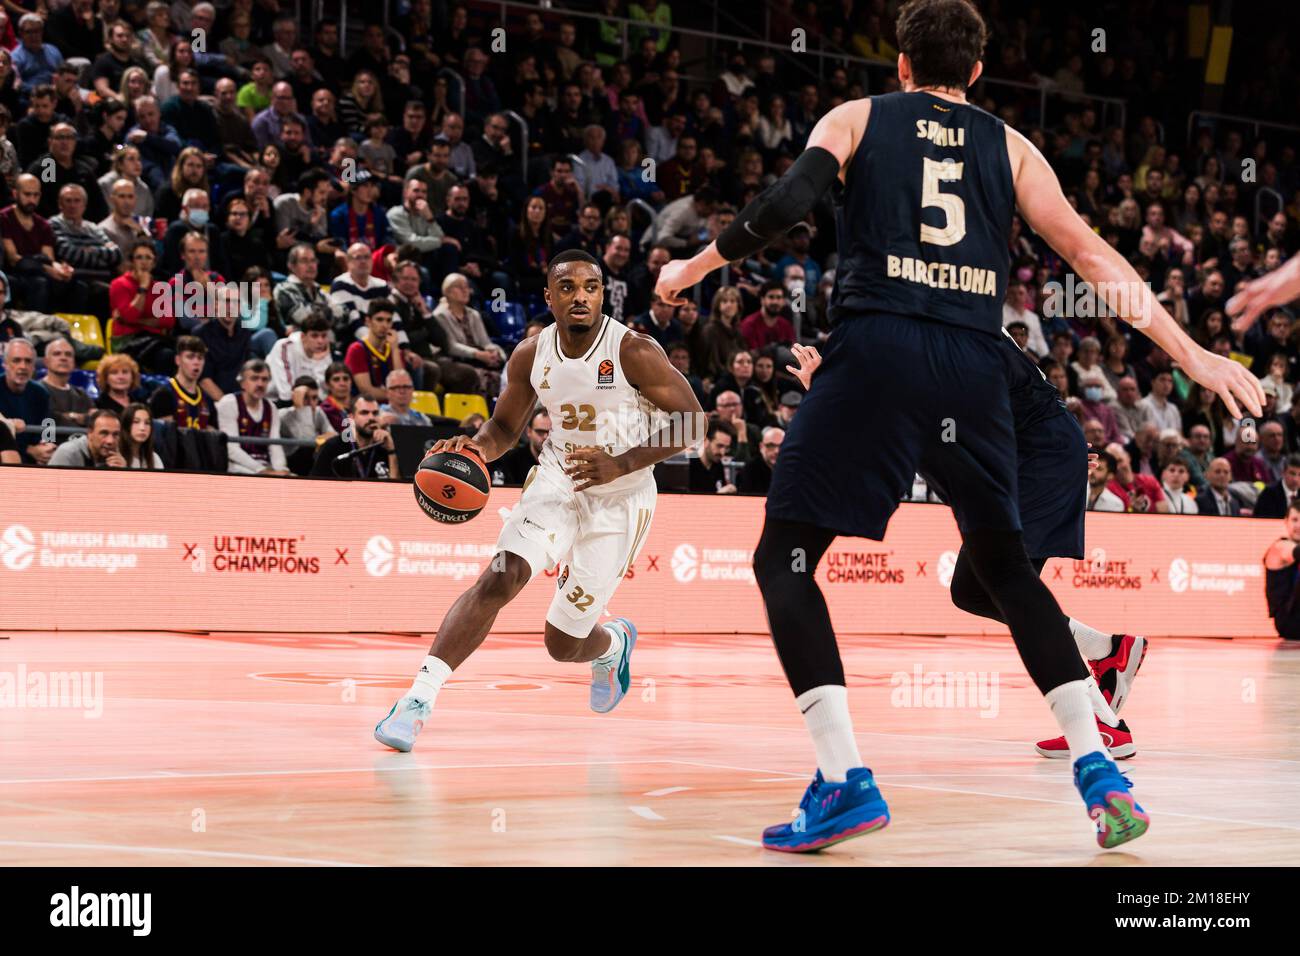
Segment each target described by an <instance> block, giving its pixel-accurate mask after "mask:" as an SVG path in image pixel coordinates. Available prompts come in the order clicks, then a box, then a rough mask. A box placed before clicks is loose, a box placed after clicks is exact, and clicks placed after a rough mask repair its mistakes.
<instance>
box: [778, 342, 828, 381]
mask: <svg viewBox="0 0 1300 956" xmlns="http://www.w3.org/2000/svg"><path fill="white" fill-rule="evenodd" d="M790 351H792V352H793V353H794V360H795V361H796V362H798V363H799V367H798V368H795V367H794V366H793V365H787V366H786V367H785V370H786V371H787V372H789V373H790V374H791V375H793V376H794V377H795V378H797V379H798V380H799V384H800V385H802V386H803V390H804V391H805V392H806V391H808V389H810V388H812V377H813V372H815V371H817V367H818V366H819V365H821V364H822V355H821V353H820V352H818V351H817V350H816V349H815V348H813V347H812V346H811V345H792V346H790Z"/></svg>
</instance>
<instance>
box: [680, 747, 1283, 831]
mask: <svg viewBox="0 0 1300 956" xmlns="http://www.w3.org/2000/svg"><path fill="white" fill-rule="evenodd" d="M668 763H680V764H685V765H686V766H688V767H714V768H716V769H719V770H738V771H743V772H746V773H772V774H776V773H782V771H780V770H763V769H761V768H757V767H733V766H730V765H728V764H712V763H703V762H701V761H697V760H669V761H668ZM790 776H791V778H802V777H806V776H807V774H796V773H793V772H792V773H791V774H790ZM883 779H884V782H885V785H886V786H890V787H901V788H903V789H905V790H930V791H934V792H936V793H958V794H965V795H966V796H971V797H997V798H1003V799H1008V800H1026V801H1029V802H1031V803H1054V804H1058V805H1060V806H1064V807H1070V806H1078V803H1077V801H1074V800H1053V799H1051V798H1050V797H1033V796H1028V795H1026V794H1016V793H986V792H984V791H981V790H958V789H956V788H953V787H927V786H923V785H921V784H919V783H893V782H891V781H890V779H889V778H888V777H885V778H883ZM1157 815H1158V816H1162V817H1182V818H1184V819H1188V820H1203V821H1209V822H1211V823H1235V824H1238V825H1240V826H1247V827H1259V828H1261V829H1270V830H1295V831H1297V832H1300V826H1298V825H1295V824H1289V823H1260V822H1259V821H1257V820H1235V819H1231V818H1229V817H1205V816H1200V815H1198V814H1195V813H1179V812H1178V811H1176V810H1160V811H1159V812H1158V814H1157Z"/></svg>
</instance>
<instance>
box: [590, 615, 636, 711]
mask: <svg viewBox="0 0 1300 956" xmlns="http://www.w3.org/2000/svg"><path fill="white" fill-rule="evenodd" d="M605 626H606V627H616V628H618V629H619V630H620V631H622V633H623V650H621V651H620V652H619V655H618V657H616V658H615V659H614V660H613V661H612V662H610V663H607V664H602V663H601V662H600V661H592V662H591V709H592V710H594V711H595V712H596V713H598V714H608V713H609V712H610V711H611V710H613V709H614V708H615V707H617V706H618V702H619V701H620V700H622V699H623V698H624V697H626V696H627V690H628V688H629V687H631V686H632V648H634V647H636V625H635V624H633V623H632V622H631V621H629V620H628V619H627V618H625V617H616V618H614V620H612V621H609V622H608V623H607V624H606V625H605Z"/></svg>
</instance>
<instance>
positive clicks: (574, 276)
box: [375, 249, 705, 751]
mask: <svg viewBox="0 0 1300 956" xmlns="http://www.w3.org/2000/svg"><path fill="white" fill-rule="evenodd" d="M544 296H545V299H546V304H547V306H548V307H549V308H550V311H551V314H552V315H554V316H555V323H554V324H553V325H550V326H548V327H546V328H545V329H543V330H542V331H541V332H540V333H539V334H537V335H534V336H532V337H531V338H528V339H525V340H524V341H523V342H521V343H520V344H519V345H518V346H517V347H516V348H515V351H514V353H513V354H512V355H511V356H510V361H509V365H508V367H507V372H508V374H507V375H506V383H507V384H506V388H505V390H504V391H503V392H502V393H501V397H500V398H499V399H498V400H497V404H496V408H495V409H494V410H493V412H492V417H491V418H490V419H488V420H487V422H486V423H484V425H483V427H482V428H480V429H479V430H478V433H477V434H476V435H475V436H474V437H473V438H472V439H471V438H468V437H466V436H464V435H457V436H456V437H455V438H451V439H444V440H443V441H440V442H438V443H436V444H435V445H434V446H433V448H432V449H431V451H430V453H431V454H434V453H437V452H440V451H453V452H461V453H464V452H466V451H468V452H472V453H474V454H477V455H478V456H479V457H480V458H482V459H483V461H484V462H492V461H495V460H497V459H498V458H500V457H501V456H502V455H504V454H505V453H506V452H508V451H509V450H510V449H512V448H514V447H515V444H516V443H517V442H518V441H519V435H520V433H521V432H522V431H523V429H524V426H525V425H526V424H528V421H529V419H531V418H532V415H533V410H534V409H535V408H536V407H537V405H538V403H539V402H540V403H541V404H542V405H544V406H545V408H546V411H547V412H548V414H549V415H550V419H551V431H550V434H549V435H547V437H546V441H545V442H544V443H543V444H542V451H541V454H540V455H538V461H537V464H536V465H535V466H534V467H533V468H532V470H531V471H530V473H529V475H528V478H527V480H526V481H525V482H524V490H523V494H522V495H521V496H520V498H519V504H518V505H517V506H516V507H515V509H514V511H512V512H511V514H510V517H509V518H508V519H507V520H506V522H505V526H504V527H503V528H502V529H501V535H500V537H499V538H498V539H497V553H496V555H495V556H494V557H493V558H492V561H491V563H490V564H489V566H488V567H487V569H486V570H484V572H483V574H482V575H480V577H479V579H478V580H477V581H476V582H475V583H474V585H473V586H472V587H471V588H470V589H469V590H468V591H466V592H465V593H464V594H462V595H461V596H460V598H458V599H457V601H456V603H455V604H453V605H452V607H451V609H450V610H449V611H448V612H447V615H446V617H445V618H443V621H442V624H441V626H440V627H439V628H438V636H437V638H436V639H435V640H434V642H433V646H432V647H431V648H430V650H429V655H428V656H427V657H425V659H424V663H423V665H422V666H421V667H420V671H419V673H418V674H417V675H416V678H415V681H414V683H413V684H412V685H411V688H410V690H408V691H407V693H406V694H405V695H404V696H403V697H402V698H401V699H400V700H398V702H397V703H396V704H394V705H393V709H392V710H391V711H389V713H388V716H386V717H385V718H384V719H383V720H381V721H380V722H379V724H378V726H376V727H375V738H376V739H377V740H378V741H379V742H380V743H383V744H385V745H387V746H389V747H392V748H394V749H395V750H402V751H409V750H410V749H411V747H412V746H414V744H415V738H416V736H417V735H418V734H419V733H420V730H421V729H422V728H423V727H424V723H425V721H426V720H427V719H428V717H429V714H430V712H431V710H432V707H433V704H434V700H435V699H436V698H437V695H438V692H439V690H440V689H441V688H442V686H443V684H444V683H445V682H446V680H447V679H448V678H449V677H450V676H451V672H452V671H453V670H455V669H456V668H457V667H459V666H460V665H461V663H462V662H463V661H464V660H465V659H466V658H467V657H469V655H470V654H471V653H473V651H474V649H475V648H476V647H478V646H479V645H480V644H481V643H483V639H484V638H486V637H487V634H488V630H489V629H490V628H491V627H492V623H493V621H495V620H496V616H497V614H498V613H499V612H500V610H501V609H502V608H503V607H505V605H506V604H508V603H509V602H510V601H512V600H513V599H514V597H515V595H517V594H518V593H519V592H520V591H521V590H523V587H524V585H526V584H527V583H528V582H529V581H531V580H532V579H533V578H534V577H536V576H537V575H538V574H541V573H542V572H543V571H545V570H547V569H548V568H552V567H555V566H556V565H562V566H563V570H562V571H561V572H560V575H559V578H558V580H557V584H556V592H555V596H554V599H553V600H552V601H551V607H550V610H549V611H548V612H547V614H546V624H545V629H544V633H545V642H546V649H547V650H548V651H549V652H550V654H551V656H552V657H553V658H555V659H556V660H557V661H575V662H590V664H591V692H590V705H591V709H592V710H594V711H596V712H597V713H608V712H609V711H611V710H613V709H614V708H615V707H616V706H617V705H618V703H619V701H621V700H622V699H623V697H624V696H625V695H626V694H627V691H628V688H629V687H630V686H631V679H632V678H631V657H632V649H633V647H634V646H635V644H636V628H635V627H634V626H633V624H632V622H631V621H629V620H627V619H626V618H616V619H615V620H613V621H608V622H606V623H603V624H602V623H600V617H601V614H602V613H604V611H605V606H606V605H607V604H608V603H609V600H610V598H612V597H613V595H614V591H615V589H616V588H617V587H618V585H619V582H621V581H622V580H623V578H624V577H625V576H626V574H627V571H628V569H629V568H630V567H631V566H632V563H633V562H634V561H635V560H636V556H637V554H638V553H639V552H640V549H641V546H642V545H644V544H645V541H646V537H647V536H648V534H649V532H650V522H651V519H652V518H653V517H654V506H655V497H656V492H655V480H654V472H653V466H654V464H655V463H656V462H660V461H663V460H664V459H665V458H668V457H670V456H672V455H674V454H676V453H677V452H679V451H683V450H685V449H686V448H688V447H690V446H692V445H694V444H695V443H696V442H697V441H698V440H699V439H700V438H701V437H702V436H703V434H704V427H703V426H704V422H705V416H704V413H703V411H702V410H701V408H700V403H699V402H698V401H697V400H696V398H695V393H694V392H693V391H692V390H691V386H690V384H689V383H688V382H687V381H686V379H685V378H683V377H682V374H681V373H680V372H678V371H677V369H675V368H674V367H673V366H672V365H671V364H670V363H669V361H668V356H667V355H666V354H664V350H663V349H662V348H660V347H659V345H658V343H656V342H655V341H654V339H652V338H650V337H649V336H647V335H642V334H641V333H640V332H634V331H632V329H630V328H628V327H627V326H625V325H623V324H622V323H621V322H616V321H614V320H613V319H612V318H610V317H609V316H608V315H604V314H602V305H603V303H604V285H603V283H602V281H601V271H600V264H599V263H598V262H597V261H596V259H595V258H593V257H592V256H591V255H589V254H588V253H586V252H583V251H582V250H579V249H571V250H568V251H566V252H562V253H560V254H559V255H557V256H556V257H555V258H553V259H552V260H551V263H550V267H549V269H548V271H547V284H546V290H545V293H544ZM663 413H667V422H665V421H664V418H665V416H664V414H663ZM660 426H662V427H660Z"/></svg>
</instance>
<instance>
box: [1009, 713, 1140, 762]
mask: <svg viewBox="0 0 1300 956" xmlns="http://www.w3.org/2000/svg"><path fill="white" fill-rule="evenodd" d="M1097 731H1098V732H1099V733H1100V734H1101V742H1102V743H1104V744H1105V745H1106V749H1107V750H1109V751H1110V755H1111V756H1112V757H1114V758H1115V759H1116V760H1127V759H1128V758H1129V757H1132V756H1133V755H1134V754H1135V753H1137V747H1135V746H1134V745H1133V735H1132V734H1131V733H1129V729H1128V724H1126V723H1124V721H1122V720H1121V721H1120V722H1119V726H1117V727H1108V726H1107V725H1106V724H1103V723H1102V722H1101V719H1100V718H1098V720H1097ZM1034 749H1035V750H1037V751H1038V752H1039V754H1041V755H1042V756H1044V757H1053V758H1056V757H1063V758H1067V759H1068V758H1069V756H1070V748H1069V747H1068V746H1067V745H1066V743H1065V738H1064V737H1056V738H1054V739H1052V740H1040V741H1039V742H1038V743H1036V744H1034Z"/></svg>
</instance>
